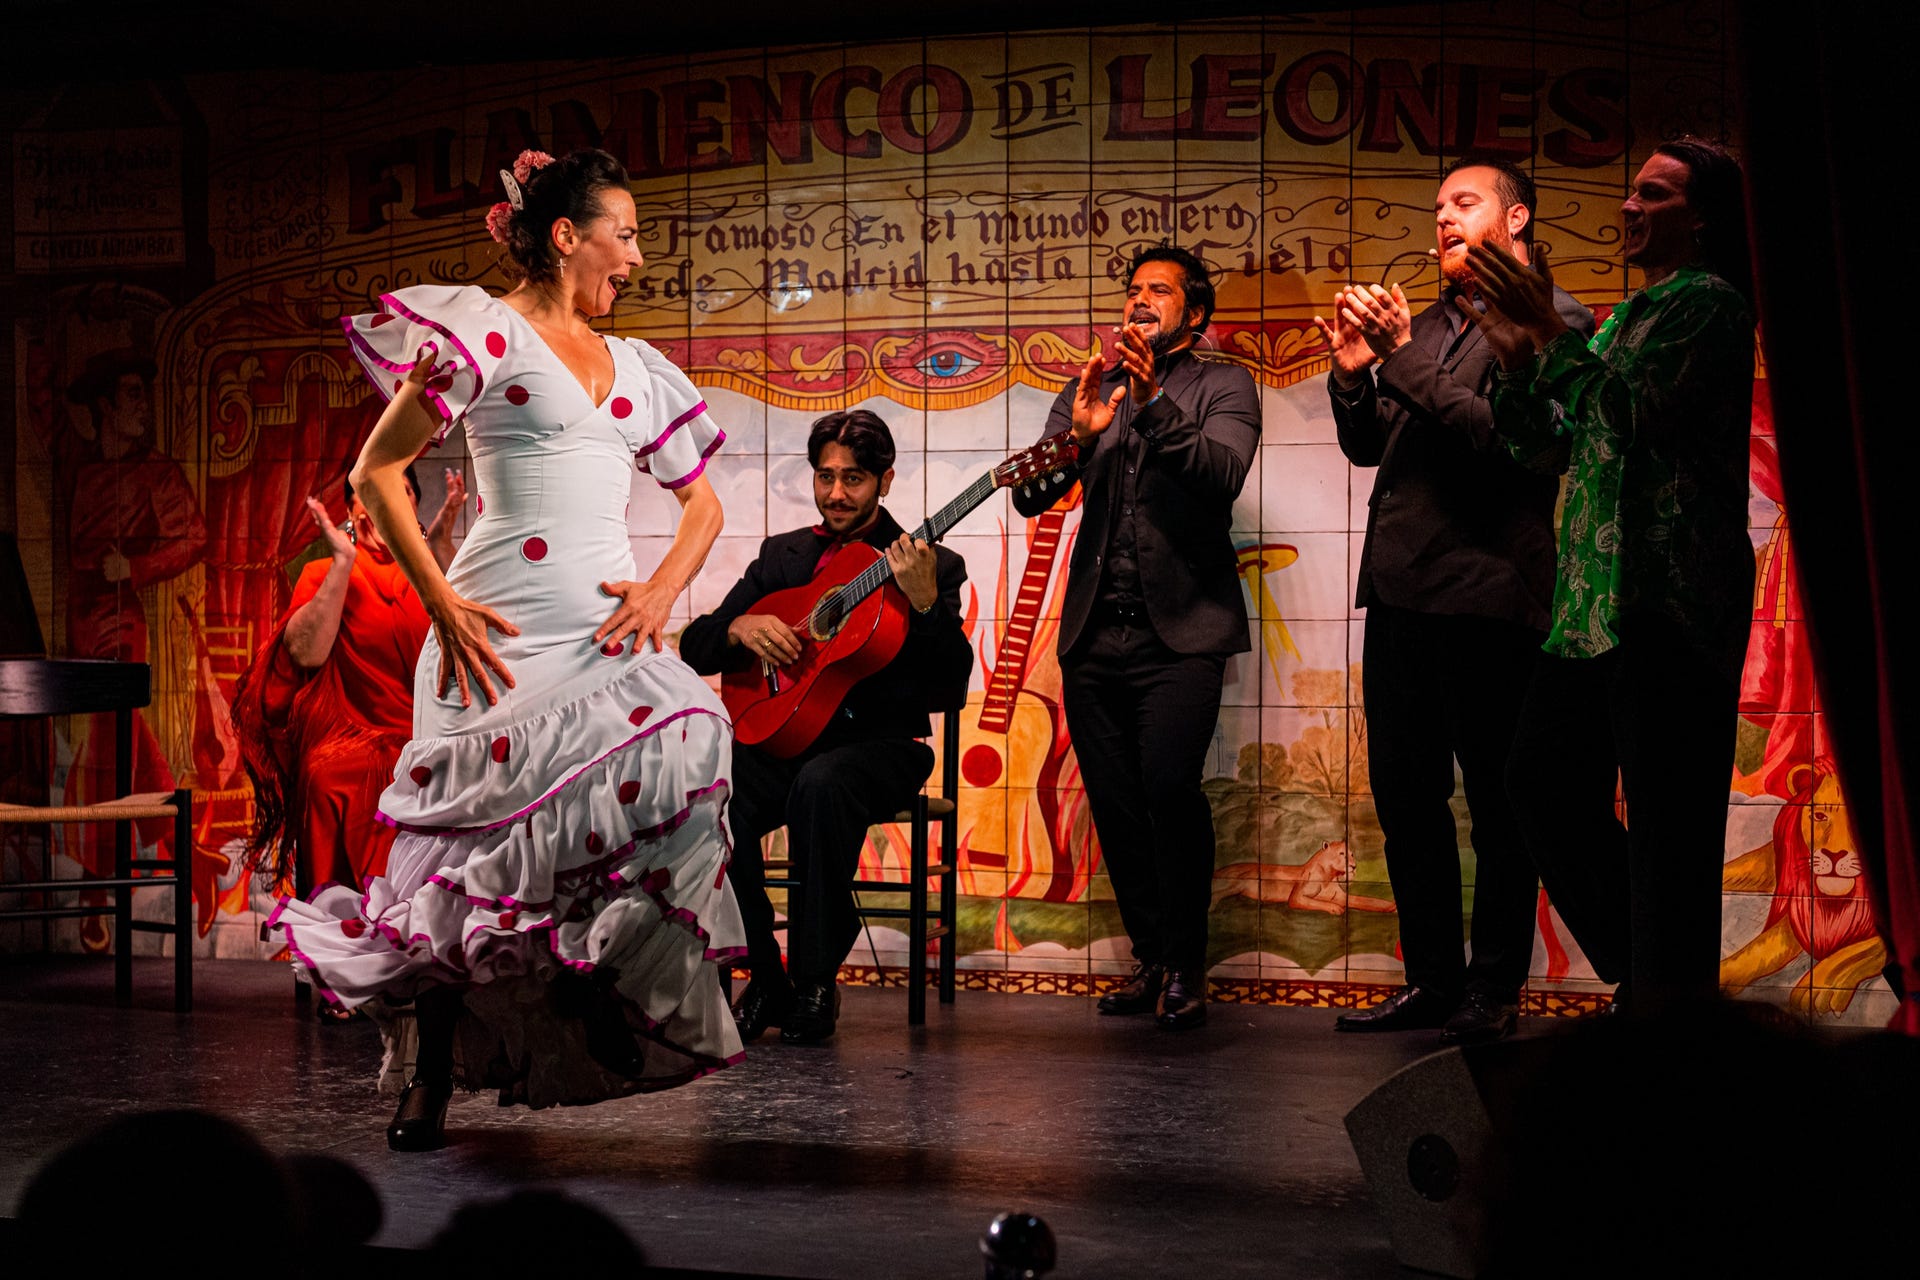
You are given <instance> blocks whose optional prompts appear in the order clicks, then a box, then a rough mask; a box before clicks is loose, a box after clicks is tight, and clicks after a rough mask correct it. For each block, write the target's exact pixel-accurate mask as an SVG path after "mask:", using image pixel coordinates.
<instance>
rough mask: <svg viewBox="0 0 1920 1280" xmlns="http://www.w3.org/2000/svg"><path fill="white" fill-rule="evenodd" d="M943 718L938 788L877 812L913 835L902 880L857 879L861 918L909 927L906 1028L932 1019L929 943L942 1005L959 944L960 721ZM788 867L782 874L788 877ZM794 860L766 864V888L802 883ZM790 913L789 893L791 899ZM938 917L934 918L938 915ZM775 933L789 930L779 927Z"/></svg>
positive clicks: (955, 714)
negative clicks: (933, 898)
mask: <svg viewBox="0 0 1920 1280" xmlns="http://www.w3.org/2000/svg"><path fill="white" fill-rule="evenodd" d="M935 714H936V715H938V716H939V717H940V720H941V731H940V768H939V790H938V792H937V793H936V794H934V795H928V794H927V793H926V792H925V791H924V790H923V791H922V792H921V793H920V794H919V795H917V796H915V797H914V798H913V804H912V805H911V806H909V807H908V808H905V809H901V810H899V811H897V812H893V811H889V812H884V813H876V814H874V815H873V822H874V824H875V825H876V826H877V825H879V824H880V823H883V822H897V823H902V824H905V825H906V826H907V827H908V828H909V829H910V830H911V832H912V833H913V837H912V842H911V850H912V852H911V855H910V857H909V860H908V864H907V878H906V879H905V880H855V881H854V882H853V892H854V904H855V907H856V909H857V910H858V911H859V913H860V917H861V919H862V921H864V922H866V923H868V924H869V925H870V924H871V923H872V922H873V921H874V920H905V921H906V922H907V948H908V951H907V1023H908V1025H909V1026H916V1027H917V1026H919V1025H920V1024H921V1023H924V1022H925V1021H926V1020H927V944H928V943H929V942H934V941H938V942H939V944H940V960H939V974H938V980H939V986H940V1003H941V1004H952V1003H953V988H954V959H955V955H954V944H955V938H956V934H957V923H956V915H955V910H956V907H957V905H958V902H959V895H958V893H957V892H956V889H957V887H958V884H957V881H956V879H955V875H956V873H957V872H958V870H959V864H960V853H959V849H960V831H959V826H960V716H961V712H960V710H959V709H955V710H951V711H941V712H936V713H935ZM936 822H937V823H939V824H940V861H939V862H937V863H936V862H932V861H931V858H932V852H931V848H932V845H931V832H930V828H931V826H932V824H934V823H936ZM783 869H784V873H783ZM791 871H792V865H791V864H790V863H781V862H777V861H770V862H768V863H767V881H766V883H767V888H769V889H786V890H789V891H791V890H793V889H797V888H799V887H800V881H799V880H798V879H797V878H795V877H794V876H793V875H792V874H791ZM933 880H938V881H939V882H940V885H939V889H938V893H939V895H940V902H939V905H938V906H937V907H929V905H928V897H929V891H928V888H929V882H931V881H933ZM862 894H885V895H888V896H892V897H897V896H898V895H901V894H905V895H906V898H907V901H906V905H905V906H869V905H867V903H866V902H865V901H863V900H862V899H861V896H860V895H862ZM788 903H789V907H790V908H791V903H792V899H791V895H789V899H788ZM936 916H937V919H936V918H935V917H936ZM774 927H775V928H776V929H781V928H785V926H784V925H775V926H774Z"/></svg>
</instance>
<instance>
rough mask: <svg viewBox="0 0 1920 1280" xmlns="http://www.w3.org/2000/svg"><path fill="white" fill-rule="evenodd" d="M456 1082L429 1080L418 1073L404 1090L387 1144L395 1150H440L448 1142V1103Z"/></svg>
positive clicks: (389, 1131) (395, 1112) (394, 1114)
mask: <svg viewBox="0 0 1920 1280" xmlns="http://www.w3.org/2000/svg"><path fill="white" fill-rule="evenodd" d="M452 1100H453V1085H452V1083H451V1082H448V1081H442V1082H440V1083H437V1084H432V1083H428V1082H427V1081H425V1080H422V1079H420V1077H418V1076H415V1077H414V1078H413V1079H411V1080H409V1081H407V1087H406V1088H404V1089H402V1090H401V1091H400V1105H399V1107H397V1108H396V1109H395V1110H394V1113H393V1123H392V1124H390V1125H388V1126H387V1147H388V1148H389V1149H390V1150H393V1151H438V1150H439V1149H440V1148H441V1147H444V1146H446V1145H447V1103H449V1102H451V1101H452Z"/></svg>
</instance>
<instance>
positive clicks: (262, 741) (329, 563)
mask: <svg viewBox="0 0 1920 1280" xmlns="http://www.w3.org/2000/svg"><path fill="white" fill-rule="evenodd" d="M346 496H347V515H348V524H347V527H346V528H345V529H342V528H340V527H339V526H337V525H335V524H334V523H333V521H332V520H330V519H329V518H328V517H327V511H326V508H325V507H323V506H322V505H321V504H320V503H319V502H317V501H315V500H314V499H312V498H308V499H307V509H308V510H309V511H310V512H311V513H312V515H313V522H314V524H315V525H316V526H317V527H318V528H319V530H320V533H321V535H322V536H323V537H324V538H325V539H326V541H327V545H328V547H329V548H330V549H331V551H332V553H333V554H332V555H331V556H329V557H327V558H325V559H320V560H315V561H313V562H312V563H311V564H309V565H307V567H306V569H305V571H304V572H302V573H301V575H300V579H299V581H298V582H297V583H295V585H294V588H293V603H292V605H291V606H290V607H289V608H288V610H287V613H286V616H285V617H284V618H283V619H282V620H281V622H280V625H279V626H278V627H277V628H275V630H274V633H273V635H272V636H271V637H270V638H269V639H268V640H267V642H266V644H265V645H263V646H262V647H261V649H260V652H259V654H258V655H257V656H256V657H255V658H254V660H253V665H252V666H251V667H249V668H248V670H247V672H246V674H245V675H244V676H242V677H241V681H240V686H239V694H238V696H237V698H236V700H235V707H234V711H235V716H234V719H235V722H236V724H237V726H238V727H239V729H240V735H241V740H242V743H243V744H244V747H245V752H244V754H245V759H246V765H247V773H248V774H249V776H251V777H252V779H253V788H254V830H253V836H252V839H251V840H250V841H249V844H248V852H249V854H250V855H251V857H252V859H253V862H254V866H255V868H256V869H257V870H259V871H262V872H265V873H267V874H269V875H271V876H273V878H274V881H275V885H276V887H284V886H285V884H286V882H287V881H288V880H289V879H290V878H291V879H292V881H293V882H294V884H295V885H296V886H297V889H298V891H299V892H302V893H305V892H307V891H309V890H311V889H313V888H314V887H316V886H319V885H323V884H327V883H337V884H344V885H349V886H351V887H353V888H356V889H358V888H361V887H363V886H364V885H365V884H366V882H367V880H368V879H369V878H371V877H373V876H376V875H379V874H380V873H382V872H383V871H385V870H386V865H387V850H388V849H389V848H390V847H391V846H392V844H393V834H394V833H393V828H392V827H389V826H387V825H385V824H384V823H381V822H378V821H376V820H375V817H374V815H375V812H376V811H377V809H378V807H379V799H380V793H381V792H382V791H383V790H385V789H386V787H387V784H388V783H390V782H392V781H393V765H394V761H396V760H398V759H399V757H400V749H401V748H402V747H404V746H405V745H406V744H407V740H408V739H409V738H411V737H412V736H413V670H414V666H415V664H416V663H417V662H418V660H419V657H420V645H421V643H422V641H424V640H425V638H426V634H427V615H426V612H425V611H424V610H423V609H421V607H420V601H419V598H418V597H417V596H415V595H414V591H413V588H412V587H411V586H410V585H409V584H408V583H407V580H406V578H405V577H404V576H403V575H402V574H401V572H400V569H399V567H398V566H397V565H396V564H395V563H394V561H393V556H392V554H391V553H390V552H389V551H388V550H387V546H386V544H385V543H384V542H383V541H381V538H380V535H379V533H378V532H376V531H375V529H374V527H373V522H372V520H371V519H369V518H368V516H367V509H366V508H365V507H364V506H362V505H361V504H360V501H359V499H358V498H356V497H355V496H354V494H353V488H352V486H351V485H348V486H347V495H346ZM407 496H408V497H409V498H411V499H412V500H413V504H414V507H415V509H416V510H417V509H418V507H419V505H420V488H419V484H418V483H417V480H416V478H415V477H414V475H413V471H412V468H411V467H409V468H408V471H407ZM465 499H466V481H465V479H464V478H463V477H462V476H461V474H460V473H459V472H458V471H452V470H449V471H448V472H447V499H446V503H445V504H444V505H443V506H442V507H441V509H440V514H439V515H438V516H436V517H435V518H434V522H433V527H432V528H431V529H429V530H428V531H427V541H428V545H429V546H430V547H431V548H432V549H433V552H434V557H435V558H436V559H437V560H439V561H440V563H441V564H442V565H443V566H444V565H445V564H447V563H448V562H449V561H451V560H452V558H453V521H454V517H455V516H456V515H458V514H459V511H460V507H461V504H462V503H463V502H464V501H465Z"/></svg>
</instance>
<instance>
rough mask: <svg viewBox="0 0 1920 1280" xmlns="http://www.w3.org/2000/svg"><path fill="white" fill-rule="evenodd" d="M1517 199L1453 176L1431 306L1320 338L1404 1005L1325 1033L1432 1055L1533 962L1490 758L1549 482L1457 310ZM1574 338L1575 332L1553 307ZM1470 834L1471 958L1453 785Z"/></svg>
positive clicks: (1370, 299)
mask: <svg viewBox="0 0 1920 1280" xmlns="http://www.w3.org/2000/svg"><path fill="white" fill-rule="evenodd" d="M1534 205H1535V197H1534V187H1533V180H1532V179H1530V178H1528V177H1527V175H1526V174H1524V173H1522V172H1521V171H1520V170H1519V169H1517V168H1515V167H1514V166H1513V165H1511V164H1508V163H1507V162H1506V161H1504V160H1495V161H1477V160H1472V159H1469V160H1463V161H1460V162H1458V163H1456V164H1454V165H1453V166H1452V168H1450V169H1449V170H1448V171H1447V173H1446V176H1445V177H1444V178H1443V179H1442V180H1441V183H1440V191H1439V194H1438V195H1437V196H1436V197H1435V199H1434V233H1435V236H1436V238H1437V239H1438V241H1439V248H1438V256H1439V260H1440V274H1441V280H1442V288H1441V297H1440V300H1439V301H1438V302H1436V303H1434V304H1433V305H1432V306H1430V307H1428V308H1426V309H1425V310H1423V311H1422V312H1421V313H1420V314H1419V315H1417V316H1416V315H1413V314H1412V312H1411V310H1410V308H1409V307H1408V306H1407V300H1406V296H1405V294H1404V293H1402V292H1401V289H1400V286H1399V285H1397V284H1396V285H1394V286H1393V287H1392V288H1391V289H1385V288H1382V287H1380V286H1379V285H1372V286H1367V287H1360V288H1351V289H1347V290H1344V291H1342V293H1341V294H1340V296H1339V297H1338V298H1337V299H1336V300H1335V302H1334V307H1333V320H1332V322H1331V323H1328V322H1327V321H1326V320H1323V319H1321V318H1320V317H1318V316H1316V317H1314V320H1315V322H1316V323H1318V324H1319V325H1320V327H1321V329H1322V330H1324V331H1325V333H1326V335H1327V342H1328V345H1329V348H1330V350H1331V356H1332V364H1333V370H1332V373H1331V375H1330V377H1329V379H1328V388H1327V389H1328V391H1329V393H1330V394H1331V396H1332V399H1333V416H1334V421H1335V423H1336V424H1337V425H1338V429H1339V435H1340V448H1341V450H1342V451H1343V452H1344V453H1345V454H1346V455H1347V460H1348V461H1350V462H1352V463H1353V464H1354V465H1355V466H1358V467H1377V468H1379V471H1378V472H1377V473H1376V475H1375V476H1374V482H1373V497H1372V499H1371V501H1369V503H1368V504H1367V538H1366V543H1365V545H1364V546H1363V547H1362V549H1361V552H1360V575H1359V587H1358V590H1357V592H1356V594H1355V598H1354V604H1355V605H1357V606H1359V607H1360V608H1363V609H1365V610H1366V611H1367V623H1366V635H1365V648H1364V658H1363V663H1362V667H1361V679H1362V681H1363V684H1364V696H1365V698H1366V706H1367V768H1368V772H1369V775H1370V776H1371V778H1372V780H1373V800H1374V806H1375V809H1376V810H1377V812H1378V813H1379V817H1380V830H1381V832H1382V834H1383V835H1385V837H1386V857H1387V875H1388V878H1389V879H1390V880H1391V881H1392V882H1393V897H1394V902H1395V903H1396V904H1397V905H1398V907H1399V915H1400V953H1401V956H1402V958H1403V959H1404V960H1405V962H1406V984H1405V985H1404V986H1402V987H1401V988H1400V990H1399V991H1397V992H1395V993H1394V994H1393V995H1391V996H1389V997H1387V999H1386V1000H1384V1001H1382V1002H1381V1003H1380V1004H1377V1005H1375V1006H1374V1007H1372V1008H1370V1009H1365V1010H1362V1011H1360V1012H1358V1013H1350V1014H1346V1015H1345V1016H1343V1017H1341V1018H1340V1019H1338V1020H1337V1021H1336V1022H1335V1023H1334V1026H1335V1027H1336V1028H1337V1029H1338V1030H1341V1031H1400V1030H1406V1029H1410V1028H1419V1027H1437V1026H1441V1025H1442V1024H1444V1026H1445V1030H1444V1031H1442V1033H1441V1039H1442V1040H1443V1041H1446V1042H1449V1043H1453V1042H1458V1041H1470V1040H1485V1039H1498V1038H1499V1037H1501V1036H1503V1035H1506V1034H1507V1033H1508V1032H1510V1031H1512V1030H1513V1027H1514V1021H1515V1015H1516V1012H1517V1007H1518V1002H1519V998H1520V988H1521V986H1522V985H1523V984H1524V983H1525V982H1526V979H1527V968H1528V962H1529V961H1530V960H1531V959H1532V958H1533V917H1534V907H1535V904H1536V900H1537V899H1538V896H1539V892H1538V879H1537V877H1536V876H1535V874H1534V870H1533V863H1532V861H1531V860H1530V859H1529V858H1528V857H1527V851H1526V847H1525V846H1524V845H1523V844H1522V842H1521V839H1520V830H1519V827H1518V826H1517V825H1516V823H1515V821H1514V816H1513V809H1512V806H1511V805H1510V804H1509V803H1508V802H1507V790H1506V768H1507V753H1508V751H1509V750H1510V749H1511V748H1512V746H1513V730H1514V725H1515V724H1516V723H1517V722H1518V720H1519V717H1520V701H1521V699H1522V698H1523V697H1524V696H1525V694H1526V690H1527V679H1528V673H1529V672H1530V671H1531V670H1532V663H1533V654H1534V653H1535V651H1537V650H1538V649H1539V648H1540V643H1541V641H1542V640H1543V639H1545V638H1546V631H1547V605H1548V603H1549V601H1550V600H1551V599H1552V596H1553V504H1554V498H1555V496H1556V494H1557V492H1558V489H1559V485H1558V482H1557V481H1556V480H1555V479H1554V478H1553V477H1552V476H1545V475H1540V474H1538V473H1537V472H1532V471H1529V470H1527V469H1526V468H1524V467H1522V466H1521V465H1520V464H1519V463H1517V462H1515V461H1514V460H1513V458H1512V456H1511V455H1510V454H1508V452H1507V451H1506V449H1505V448H1504V447H1502V445H1501V443H1500V439H1499V437H1497V436H1496V435H1495V434H1494V431H1493V406H1492V404H1491V403H1490V402H1489V401H1488V398H1487V392H1488V389H1489V387H1490V385H1491V383H1492V380H1493V364H1494V357H1493V349H1492V348H1491V347H1490V346H1488V344H1487V342H1486V340H1485V339H1484V338H1482V337H1481V335H1480V331H1479V330H1478V329H1477V328H1476V327H1475V326H1474V325H1473V324H1472V323H1471V322H1470V321H1469V320H1468V319H1467V318H1466V316H1465V315H1463V314H1462V313H1461V312H1460V311H1459V310H1458V309H1457V302H1456V300H1457V299H1462V298H1464V299H1466V300H1467V301H1468V302H1469V303H1471V302H1472V301H1473V300H1474V299H1475V298H1476V297H1477V295H1478V289H1477V288H1476V285H1475V281H1474V276H1473V268H1472V266H1471V264H1470V263H1469V262H1468V259H1467V251H1468V249H1469V248H1470V247H1471V246H1473V245H1476V244H1483V243H1490V244H1496V245H1499V246H1500V247H1501V248H1503V249H1507V250H1510V251H1511V252H1513V253H1514V254H1516V255H1517V256H1522V257H1524V256H1525V255H1526V252H1527V250H1526V245H1527V243H1528V242H1529V241H1530V240H1531V239H1532V226H1533V216H1534ZM1553 303H1554V307H1555V311H1556V313H1557V314H1558V315H1559V316H1560V318H1561V319H1562V320H1563V321H1564V322H1565V323H1566V325H1567V327H1568V328H1570V329H1572V330H1574V331H1575V332H1576V333H1578V334H1580V335H1581V336H1582V337H1585V336H1587V335H1588V334H1591V333H1592V332H1593V315H1592V313H1591V312H1589V311H1588V310H1587V309H1586V308H1585V307H1583V306H1581V305H1580V304H1579V302H1577V301H1575V299H1574V298H1573V297H1572V295H1570V294H1568V293H1566V292H1565V291H1564V290H1555V291H1554V295H1553ZM1456 760H1457V761H1459V765H1460V775H1461V777H1462V779H1463V780H1464V783H1465V787H1466V793H1467V807H1468V809H1469V811H1470V812H1471V814H1472V818H1473V826H1472V832H1473V834H1472V841H1473V853H1474V876H1473V925H1472V940H1473V958H1472V961H1471V962H1468V961H1467V960H1466V958H1465V955H1464V952H1463V950H1462V947H1461V936H1460V906H1461V904H1460V891H1461V883H1460V882H1461V876H1460V849H1459V836H1458V834H1457V832H1456V829H1455V826H1454V818H1453V809H1452V806H1451V803H1450V802H1451V800H1452V797H1453V769H1454V762H1455V761H1456Z"/></svg>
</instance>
